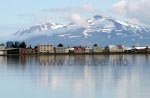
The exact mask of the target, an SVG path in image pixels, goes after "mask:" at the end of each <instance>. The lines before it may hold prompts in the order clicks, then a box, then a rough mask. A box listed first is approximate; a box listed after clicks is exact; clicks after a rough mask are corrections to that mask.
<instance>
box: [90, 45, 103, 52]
mask: <svg viewBox="0 0 150 98" xmlns="http://www.w3.org/2000/svg"><path fill="white" fill-rule="evenodd" d="M92 51H93V53H102V52H104V48H103V47H98V46H93V47H92Z"/></svg>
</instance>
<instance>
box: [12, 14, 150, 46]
mask: <svg viewBox="0 0 150 98" xmlns="http://www.w3.org/2000/svg"><path fill="white" fill-rule="evenodd" d="M87 22H88V24H89V26H88V27H86V28H85V27H81V26H77V25H76V24H74V23H70V24H68V25H64V24H58V23H53V22H52V23H45V24H39V25H37V26H33V27H30V28H28V29H23V30H20V31H18V32H17V33H15V34H14V35H13V38H15V39H18V40H24V41H26V42H27V43H28V44H33V45H37V44H54V45H57V44H58V43H60V42H61V43H63V44H65V45H80V44H81V45H89V46H91V45H93V44H94V43H97V44H99V45H108V44H123V45H136V44H141V45H149V44H150V37H149V36H150V29H149V28H146V27H142V26H139V25H133V24H130V23H127V22H122V21H119V20H117V19H114V18H111V17H104V16H100V15H95V16H93V17H92V18H91V19H88V20H87Z"/></svg>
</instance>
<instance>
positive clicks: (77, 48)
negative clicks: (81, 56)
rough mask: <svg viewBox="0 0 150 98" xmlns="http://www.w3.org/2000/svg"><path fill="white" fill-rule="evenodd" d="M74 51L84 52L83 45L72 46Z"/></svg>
mask: <svg viewBox="0 0 150 98" xmlns="http://www.w3.org/2000/svg"><path fill="white" fill-rule="evenodd" d="M74 53H85V48H84V47H74Z"/></svg>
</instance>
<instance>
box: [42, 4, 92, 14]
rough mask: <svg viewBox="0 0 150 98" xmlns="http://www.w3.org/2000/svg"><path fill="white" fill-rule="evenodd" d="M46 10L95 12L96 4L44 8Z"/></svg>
mask: <svg viewBox="0 0 150 98" xmlns="http://www.w3.org/2000/svg"><path fill="white" fill-rule="evenodd" d="M42 11H44V12H53V13H61V12H62V13H75V12H76V13H77V12H78V13H83V12H94V11H95V9H94V6H93V5H92V4H84V5H82V6H77V7H66V8H49V9H43V10H42Z"/></svg>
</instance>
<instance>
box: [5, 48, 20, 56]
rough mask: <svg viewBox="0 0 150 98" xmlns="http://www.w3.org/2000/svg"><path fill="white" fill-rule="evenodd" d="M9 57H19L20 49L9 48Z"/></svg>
mask: <svg viewBox="0 0 150 98" xmlns="http://www.w3.org/2000/svg"><path fill="white" fill-rule="evenodd" d="M6 51H7V55H19V54H20V51H21V50H20V49H19V48H7V49H6Z"/></svg>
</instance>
